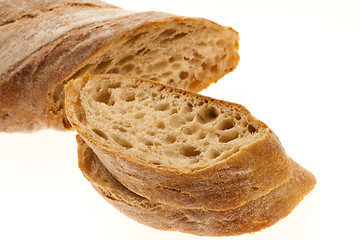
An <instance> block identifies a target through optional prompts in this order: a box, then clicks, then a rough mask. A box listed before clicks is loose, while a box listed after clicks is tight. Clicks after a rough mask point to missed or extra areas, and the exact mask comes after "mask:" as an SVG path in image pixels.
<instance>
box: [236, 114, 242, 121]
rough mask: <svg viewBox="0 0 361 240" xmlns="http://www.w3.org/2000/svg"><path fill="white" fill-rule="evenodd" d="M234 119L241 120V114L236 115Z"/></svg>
mask: <svg viewBox="0 0 361 240" xmlns="http://www.w3.org/2000/svg"><path fill="white" fill-rule="evenodd" d="M234 117H235V118H236V119H237V120H241V118H242V117H241V114H239V113H236V114H235V115H234Z"/></svg>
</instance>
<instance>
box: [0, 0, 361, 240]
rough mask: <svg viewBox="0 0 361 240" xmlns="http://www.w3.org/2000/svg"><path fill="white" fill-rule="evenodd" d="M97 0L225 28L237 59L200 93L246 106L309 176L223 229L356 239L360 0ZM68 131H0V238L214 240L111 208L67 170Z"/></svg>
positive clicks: (360, 157)
mask: <svg viewBox="0 0 361 240" xmlns="http://www.w3.org/2000/svg"><path fill="white" fill-rule="evenodd" d="M108 2H110V3H113V4H116V5H118V6H120V7H123V8H127V9H131V10H135V11H148V10H156V11H165V12H170V13H175V14H178V15H185V16H195V17H205V18H209V19H211V20H214V21H216V22H218V23H220V24H223V25H227V26H231V27H232V28H234V29H235V30H237V31H238V32H239V34H240V51H239V52H240V56H241V59H240V62H239V66H238V68H237V69H236V70H235V71H234V72H233V73H231V74H229V75H227V76H226V77H225V78H223V79H221V80H220V81H219V82H218V83H217V84H214V85H212V86H211V87H210V88H208V89H207V90H204V91H203V92H202V94H205V95H208V96H212V97H215V98H219V99H224V100H228V101H233V102H236V103H240V104H242V105H244V106H246V107H247V108H248V109H249V110H250V111H251V113H252V114H253V115H254V116H255V117H257V118H258V119H260V120H262V121H263V122H265V123H266V124H267V125H269V127H270V128H272V129H273V130H274V131H275V132H276V134H277V135H278V137H279V138H280V140H281V142H282V143H283V146H284V147H285V149H286V151H287V153H288V154H289V155H290V156H291V157H292V158H293V159H294V160H296V161H297V162H298V163H300V164H301V165H303V166H304V167H306V168H307V169H309V170H310V171H312V172H313V173H314V174H315V176H316V178H317V180H318V183H317V185H316V188H315V190H314V191H313V192H312V193H311V194H309V195H308V196H307V197H306V198H305V200H304V201H303V202H301V204H300V205H299V206H298V207H297V208H296V209H295V210H294V211H293V212H292V213H291V214H290V215H289V216H288V217H287V218H285V219H283V220H281V221H280V222H279V223H277V224H276V225H274V226H273V227H271V228H268V229H266V230H263V231H261V232H259V233H255V234H251V235H243V236H238V237H229V238H224V239H240V240H245V239H277V240H281V239H340V238H343V239H360V238H361V234H360V232H359V229H358V228H359V222H360V220H359V216H360V215H361V204H360V203H361V174H360V167H361V166H360V162H361V154H360V149H361V140H360V135H361V130H360V123H361V113H360V112H361V110H360V108H361V106H360V105H361V96H360V95H361V94H360V92H361V91H360V90H361V88H360V85H359V82H360V81H361V44H360V43H361V15H360V12H361V3H360V1H358V0H355V1H351V0H343V1H341V0H335V1H326V0H325V1H322V0H313V1H311V0H306V1H282V0H275V1H266V0H260V1H236V0H234V1H231V0H222V1H206V0H192V1H191V0H183V1H172V0H168V1H161V0H152V1H137V0H123V1H108ZM74 136H75V133H72V132H67V133H63V132H56V131H51V130H46V131H41V132H37V133H33V134H4V133H1V134H0V146H1V147H0V229H1V230H0V239H37V240H42V239H87V240H93V239H94V240H95V239H96V240H101V239H107V240H108V239H158V240H162V239H215V238H208V237H202V238H200V237H197V236H192V235H188V234H183V233H177V232H163V231H158V230H155V229H151V228H149V227H146V226H143V225H141V224H138V223H136V222H134V221H133V220H131V219H128V218H127V217H125V216H123V215H122V214H121V213H119V212H117V211H116V210H115V209H114V208H113V207H112V206H110V205H109V204H108V203H107V202H105V201H104V200H103V199H102V198H101V197H100V196H99V195H98V194H97V193H96V192H95V191H94V190H93V189H92V188H91V186H90V184H89V183H88V182H87V180H85V178H84V177H83V176H82V174H81V172H80V170H78V168H77V155H76V143H75V138H74ZM222 239H223V238H222Z"/></svg>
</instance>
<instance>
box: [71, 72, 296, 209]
mask: <svg viewBox="0 0 361 240" xmlns="http://www.w3.org/2000/svg"><path fill="white" fill-rule="evenodd" d="M65 92H66V112H67V115H68V119H69V121H70V122H71V124H72V125H73V127H74V129H75V130H77V131H78V132H79V134H80V135H81V136H82V137H83V139H84V140H85V141H86V142H87V143H88V144H89V146H90V147H91V148H92V149H93V150H94V151H95V152H96V153H97V155H98V156H99V158H100V160H101V161H102V163H103V164H104V165H105V167H106V168H107V169H108V170H109V172H111V173H112V175H113V176H114V177H115V178H116V179H117V180H118V181H119V182H121V183H122V184H123V185H124V186H126V187H127V188H128V189H130V190H131V191H133V192H135V193H137V194H139V195H141V196H143V197H146V198H148V199H149V200H151V201H152V202H159V203H163V204H166V205H171V206H177V207H183V208H203V209H213V210H223V209H229V208H235V207H238V206H240V205H242V204H245V203H246V202H248V201H250V200H253V199H256V198H258V197H260V196H262V195H264V194H266V193H268V192H269V191H270V190H271V189H273V188H275V187H277V186H279V185H280V184H282V183H284V182H285V181H287V180H288V179H289V178H290V177H291V174H292V167H291V164H290V162H289V160H288V157H287V155H286V153H285V151H284V149H283V147H282V146H281V143H280V142H279V140H278V138H277V137H276V135H275V134H274V133H273V132H272V131H271V130H270V129H269V128H268V127H267V126H266V125H265V124H264V123H262V122H261V121H259V120H257V119H255V118H254V117H253V116H252V115H251V114H250V113H249V112H248V111H247V110H246V109H245V108H244V107H243V106H241V105H238V104H234V103H229V102H225V101H221V100H216V99H212V98H209V97H205V96H201V95H198V94H195V93H193V92H189V91H185V90H181V89H177V88H173V87H170V86H167V85H164V84H161V83H157V82H153V81H148V80H144V79H139V78H135V77H130V76H122V75H115V74H113V75H112V74H109V75H87V76H85V77H83V78H79V79H76V80H74V81H70V82H69V83H68V84H67V86H66V88H65Z"/></svg>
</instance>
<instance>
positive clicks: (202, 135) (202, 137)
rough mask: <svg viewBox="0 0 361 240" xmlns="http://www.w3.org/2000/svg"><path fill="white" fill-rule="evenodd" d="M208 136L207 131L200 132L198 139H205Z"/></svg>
mask: <svg viewBox="0 0 361 240" xmlns="http://www.w3.org/2000/svg"><path fill="white" fill-rule="evenodd" d="M206 136H207V134H206V133H205V132H200V133H199V134H198V136H197V139H199V140H201V139H204V138H205V137H206Z"/></svg>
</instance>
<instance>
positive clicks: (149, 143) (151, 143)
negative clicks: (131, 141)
mask: <svg viewBox="0 0 361 240" xmlns="http://www.w3.org/2000/svg"><path fill="white" fill-rule="evenodd" d="M142 142H143V143H144V145H145V146H148V147H150V146H153V145H154V144H153V142H152V141H150V140H148V139H143V140H142Z"/></svg>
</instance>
